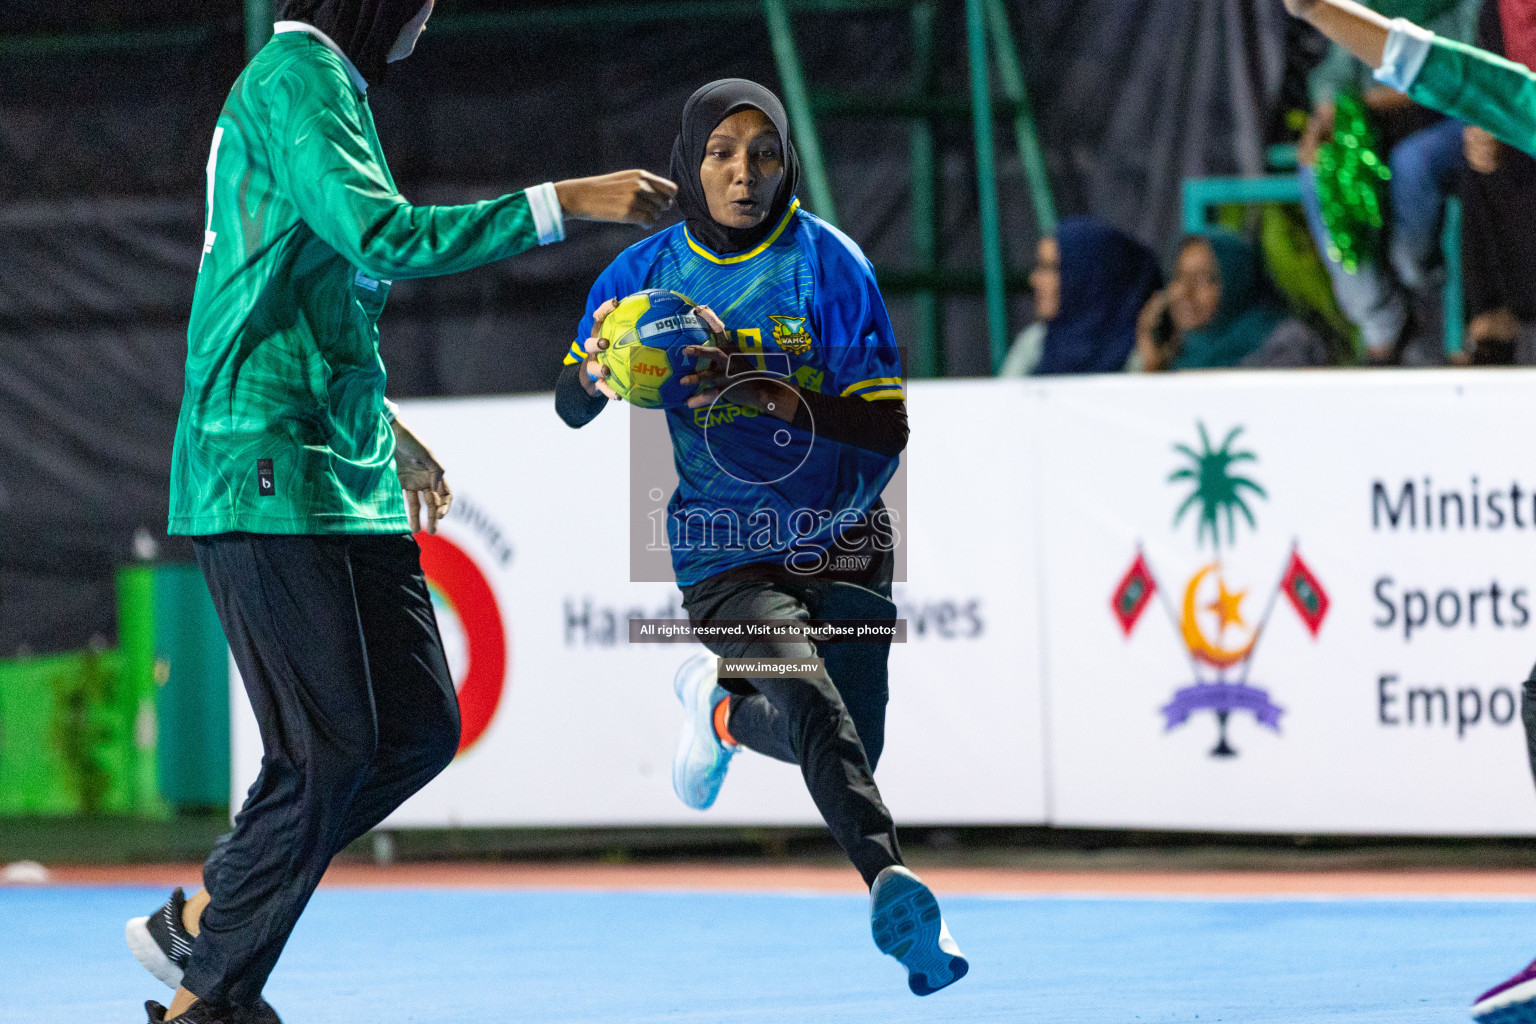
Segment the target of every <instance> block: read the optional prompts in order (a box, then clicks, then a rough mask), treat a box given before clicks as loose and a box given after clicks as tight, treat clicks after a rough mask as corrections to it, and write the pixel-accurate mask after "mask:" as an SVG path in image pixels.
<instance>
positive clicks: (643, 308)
mask: <svg viewBox="0 0 1536 1024" xmlns="http://www.w3.org/2000/svg"><path fill="white" fill-rule="evenodd" d="M598 336H599V337H600V338H602V339H603V340H605V341H607V342H608V347H607V348H605V349H603V350H602V351H600V352H599V353H598V354H597V361H598V362H599V363H601V364H602V365H603V366H606V367H607V368H608V386H609V387H611V388H613V391H614V394H616V395H618V396H619V397H620V398H622V399H624V400H625V401H626V402H629V403H630V404H631V405H636V406H639V407H640V408H642V409H673V408H677V407H679V406H683V405H686V404H687V403H688V399H689V398H691V397H692V396H693V393H694V392H695V391H696V390H697V387H696V386H695V385H692V384H689V385H686V386H685V385H683V384H679V383H678V381H679V380H680V379H681V378H682V377H683V376H685V375H686V374H687V373H688V372H689V371H690V370H691V369H692V368H693V366H694V364H695V363H696V362H697V360H695V359H693V358H692V357H690V356H685V355H684V354H683V349H685V348H687V347H688V346H689V345H707V344H709V342H710V335H709V328H708V327H706V326H705V325H704V322H703V321H702V320H700V319H699V318H698V316H697V315H696V314H695V313H694V312H693V303H692V302H689V301H688V300H687V299H686V298H684V297H683V296H681V295H679V294H677V293H676V292H669V291H666V290H665V289H661V288H653V289H650V290H648V291H643V292H636V293H635V294H634V295H631V296H629V297H628V298H626V299H624V300H622V301H621V302H620V303H619V304H618V306H617V307H616V308H615V309H614V311H613V312H612V313H609V314H608V315H607V316H606V317H604V318H603V326H602V330H600V331H599V332H598Z"/></svg>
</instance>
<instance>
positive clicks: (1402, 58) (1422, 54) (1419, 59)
mask: <svg viewBox="0 0 1536 1024" xmlns="http://www.w3.org/2000/svg"><path fill="white" fill-rule="evenodd" d="M1434 41H1435V34H1434V33H1433V32H1431V31H1430V30H1429V29H1427V28H1420V27H1419V26H1418V25H1415V24H1414V23H1413V22H1411V21H1408V20H1406V19H1404V18H1393V19H1392V31H1391V33H1390V34H1389V35H1388V36H1387V48H1386V49H1385V50H1383V51H1382V54H1381V67H1379V68H1377V69H1376V81H1378V82H1380V83H1381V84H1382V85H1385V86H1389V87H1391V88H1393V89H1396V90H1397V91H1398V92H1407V91H1408V89H1409V87H1410V86H1412V85H1413V80H1414V79H1415V78H1418V77H1419V72H1420V71H1421V70H1422V69H1423V67H1424V62H1425V61H1426V60H1428V59H1429V48H1430V46H1431V45H1432V44H1433V43H1434Z"/></svg>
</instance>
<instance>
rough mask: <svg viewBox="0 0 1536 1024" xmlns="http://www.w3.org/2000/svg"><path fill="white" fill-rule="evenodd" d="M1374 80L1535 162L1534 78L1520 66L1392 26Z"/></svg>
mask: <svg viewBox="0 0 1536 1024" xmlns="http://www.w3.org/2000/svg"><path fill="white" fill-rule="evenodd" d="M1376 78H1377V79H1378V80H1379V81H1382V82H1384V83H1386V84H1387V85H1390V86H1392V87H1393V88H1395V89H1399V90H1400V91H1402V92H1405V93H1407V94H1408V98H1409V99H1411V100H1413V101H1414V102H1415V103H1419V104H1422V105H1423V106H1426V107H1429V108H1430V109H1431V110H1438V111H1440V112H1441V113H1444V114H1448V115H1450V116H1451V117H1454V118H1457V119H1459V120H1462V121H1465V122H1467V123H1468V124H1475V125H1477V126H1478V127H1479V128H1482V129H1484V130H1486V131H1487V132H1489V133H1490V134H1492V135H1495V136H1497V137H1498V138H1499V139H1502V140H1503V141H1504V142H1507V143H1508V144H1509V145H1511V146H1514V147H1515V148H1516V149H1520V150H1524V151H1525V152H1526V153H1529V154H1531V155H1533V156H1536V74H1532V73H1531V71H1530V69H1528V68H1526V67H1525V66H1524V65H1522V64H1516V63H1515V62H1514V61H1511V60H1505V59H1504V58H1503V57H1499V56H1496V55H1494V54H1492V53H1489V52H1488V51H1487V50H1479V49H1478V48H1477V47H1475V46H1468V45H1466V44H1465V43H1458V42H1455V41H1453V40H1449V39H1444V38H1441V37H1440V36H1436V35H1433V34H1432V33H1430V32H1427V31H1425V30H1423V29H1421V28H1418V27H1417V26H1415V25H1411V24H1408V23H1407V22H1403V21H1394V22H1393V23H1392V34H1391V36H1390V37H1389V40H1388V43H1387V51H1386V54H1385V57H1384V59H1383V64H1382V67H1381V68H1380V69H1378V70H1377V72H1376Z"/></svg>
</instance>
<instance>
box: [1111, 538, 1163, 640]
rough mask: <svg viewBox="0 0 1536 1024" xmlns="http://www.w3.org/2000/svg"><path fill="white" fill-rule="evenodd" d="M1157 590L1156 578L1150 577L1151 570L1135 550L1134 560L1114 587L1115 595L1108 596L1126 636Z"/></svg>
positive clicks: (1129, 633)
mask: <svg viewBox="0 0 1536 1024" xmlns="http://www.w3.org/2000/svg"><path fill="white" fill-rule="evenodd" d="M1156 591H1157V580H1155V579H1153V578H1152V570H1151V569H1149V568H1147V560H1146V559H1145V558H1143V557H1142V555H1141V552H1139V551H1138V552H1136V561H1134V562H1132V563H1131V568H1130V570H1129V571H1128V572H1126V574H1125V578H1124V579H1122V580H1121V581H1120V585H1119V586H1118V587H1116V588H1115V596H1114V597H1112V598H1110V602H1109V604H1110V609H1111V610H1112V611H1114V613H1115V618H1116V619H1118V620H1119V621H1120V628H1121V629H1123V630H1124V631H1125V635H1126V636H1130V635H1131V630H1132V629H1134V628H1135V627H1136V620H1137V619H1139V618H1141V613H1142V612H1143V611H1145V610H1146V607H1147V602H1149V601H1151V600H1152V595H1153V593H1155V592H1156Z"/></svg>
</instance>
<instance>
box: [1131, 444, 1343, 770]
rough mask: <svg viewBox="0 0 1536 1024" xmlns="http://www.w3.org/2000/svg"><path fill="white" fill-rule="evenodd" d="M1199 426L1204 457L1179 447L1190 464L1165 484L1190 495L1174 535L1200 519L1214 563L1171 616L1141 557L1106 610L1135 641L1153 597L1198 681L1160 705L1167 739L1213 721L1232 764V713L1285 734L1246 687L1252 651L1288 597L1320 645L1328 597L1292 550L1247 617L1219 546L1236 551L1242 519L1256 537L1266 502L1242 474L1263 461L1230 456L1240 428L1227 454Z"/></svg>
mask: <svg viewBox="0 0 1536 1024" xmlns="http://www.w3.org/2000/svg"><path fill="white" fill-rule="evenodd" d="M1196 425H1197V427H1198V428H1199V431H1200V450H1199V451H1195V450H1194V449H1193V448H1191V447H1189V446H1188V445H1184V444H1176V445H1174V446H1173V450H1174V451H1175V452H1177V453H1178V454H1180V455H1182V456H1183V457H1184V459H1185V463H1184V465H1182V466H1180V467H1179V468H1178V469H1175V470H1174V471H1173V472H1172V473H1171V474H1170V475H1169V477H1168V483H1170V484H1174V485H1177V486H1180V487H1181V488H1183V487H1188V488H1191V490H1190V491H1189V493H1188V494H1187V496H1185V498H1184V500H1183V502H1182V503H1181V504H1180V505H1179V506H1178V509H1177V510H1176V511H1175V512H1174V515H1173V525H1174V526H1175V527H1178V526H1179V524H1180V523H1182V522H1183V521H1184V519H1185V518H1186V516H1188V515H1189V514H1190V513H1197V514H1196V515H1195V516H1194V520H1195V542H1196V544H1197V545H1198V546H1200V547H1204V546H1205V545H1206V544H1209V545H1210V547H1211V555H1210V559H1209V561H1207V562H1206V563H1205V564H1204V565H1202V566H1200V567H1199V568H1198V569H1196V570H1195V572H1194V575H1192V576H1191V577H1190V578H1189V582H1188V583H1186V584H1185V586H1184V592H1183V595H1182V599H1181V601H1180V602H1179V603H1178V606H1177V607H1175V605H1174V603H1173V602H1172V601H1170V600H1169V599H1168V597H1167V596H1165V595H1164V593H1163V590H1162V588H1161V587H1160V586H1159V584H1158V581H1157V576H1156V574H1155V573H1154V572H1153V570H1152V566H1151V564H1150V563H1149V562H1148V561H1147V557H1146V554H1145V552H1143V551H1141V550H1138V551H1137V553H1136V559H1135V561H1134V562H1132V563H1131V567H1130V569H1129V570H1128V571H1127V572H1126V574H1125V576H1124V578H1122V579H1121V581H1120V585H1119V586H1118V587H1116V588H1115V592H1114V596H1113V597H1112V598H1111V600H1110V608H1111V610H1112V611H1113V612H1114V615H1115V619H1116V620H1117V621H1118V622H1119V623H1120V628H1121V629H1122V630H1123V631H1124V633H1125V635H1126V637H1127V638H1129V637H1130V635H1131V632H1132V631H1133V630H1134V629H1135V628H1136V623H1137V622H1138V620H1140V618H1141V614H1142V612H1144V611H1145V610H1146V609H1147V606H1148V605H1149V604H1151V602H1152V599H1153V598H1154V597H1158V598H1159V603H1160V604H1161V605H1162V607H1163V609H1164V610H1165V611H1166V612H1167V614H1168V618H1169V621H1170V623H1171V624H1172V626H1173V630H1174V633H1175V634H1176V635H1177V636H1178V637H1179V639H1180V641H1181V642H1182V643H1183V644H1184V647H1185V649H1186V651H1187V652H1188V654H1189V667H1190V673H1191V675H1192V676H1193V679H1192V680H1191V681H1190V683H1189V684H1188V685H1186V686H1183V687H1181V688H1180V689H1179V690H1178V691H1177V692H1175V693H1174V695H1173V699H1172V700H1171V701H1169V702H1168V703H1167V704H1165V705H1164V706H1163V708H1162V713H1163V719H1164V731H1170V730H1172V729H1175V728H1177V727H1178V726H1181V725H1183V724H1184V723H1185V722H1187V721H1189V718H1190V716H1191V715H1193V714H1195V713H1196V712H1199V711H1210V712H1213V713H1214V714H1215V716H1216V728H1217V740H1216V746H1215V747H1214V748H1213V749H1212V750H1211V756H1212V757H1232V756H1234V755H1235V754H1236V753H1237V751H1236V750H1234V749H1233V748H1232V746H1231V744H1229V743H1228V742H1227V720H1228V718H1229V717H1230V716H1231V715H1232V713H1233V712H1238V711H1246V712H1248V713H1250V714H1252V715H1253V717H1254V719H1255V721H1257V722H1258V724H1260V725H1262V726H1264V727H1266V728H1268V729H1271V730H1273V731H1274V732H1276V733H1278V732H1279V731H1280V716H1281V715H1282V714H1284V709H1283V708H1281V707H1280V706H1279V705H1277V704H1276V703H1275V702H1274V701H1273V700H1271V699H1270V696H1269V692H1268V691H1267V690H1266V689H1264V688H1263V687H1262V686H1259V685H1257V684H1256V683H1255V682H1253V681H1252V680H1251V679H1250V678H1249V669H1250V667H1251V666H1252V664H1253V656H1254V651H1255V650H1256V649H1257V648H1258V645H1259V640H1260V638H1261V637H1262V636H1263V635H1264V629H1265V627H1266V626H1267V625H1268V624H1269V619H1270V615H1271V613H1272V612H1273V611H1274V609H1275V604H1276V599H1277V598H1278V597H1279V596H1280V595H1282V594H1283V595H1285V598H1286V600H1287V601H1288V602H1289V603H1290V605H1291V607H1292V608H1294V609H1295V610H1296V613H1297V615H1299V616H1300V617H1301V621H1302V623H1303V624H1304V625H1305V626H1306V628H1307V630H1308V631H1309V632H1310V633H1311V634H1312V636H1313V638H1314V639H1315V638H1316V637H1317V633H1318V630H1319V629H1320V628H1322V625H1323V619H1324V618H1325V617H1326V616H1327V614H1328V595H1327V593H1326V592H1325V591H1324V590H1323V587H1322V584H1321V583H1319V582H1318V579H1317V577H1316V576H1315V575H1313V573H1312V570H1311V569H1309V568H1308V567H1307V565H1306V563H1305V562H1303V561H1302V560H1301V555H1300V553H1299V552H1298V550H1297V545H1296V544H1295V543H1293V544H1292V545H1291V550H1290V553H1289V556H1288V558H1287V560H1286V562H1285V564H1284V566H1283V568H1282V569H1281V571H1280V574H1279V582H1278V584H1277V585H1276V587H1275V590H1274V591H1273V592H1272V593H1270V594H1268V595H1266V598H1265V605H1264V610H1263V612H1262V614H1260V616H1259V618H1258V620H1257V621H1256V622H1250V621H1249V620H1248V619H1247V618H1246V613H1245V611H1244V607H1243V605H1244V602H1245V600H1247V599H1248V597H1249V594H1250V593H1251V591H1250V590H1249V589H1246V588H1243V587H1241V586H1240V585H1238V584H1236V583H1234V582H1233V581H1231V580H1230V579H1229V578H1228V576H1227V573H1226V567H1225V565H1224V563H1223V560H1222V551H1223V545H1225V547H1226V549H1227V550H1230V549H1232V547H1233V546H1234V545H1235V544H1236V541H1237V533H1238V530H1237V527H1238V520H1239V519H1241V520H1242V522H1244V523H1246V524H1247V525H1248V527H1249V529H1253V530H1256V529H1257V528H1258V524H1257V522H1256V521H1255V519H1254V515H1253V510H1252V509H1251V508H1250V507H1249V502H1250V501H1252V500H1255V499H1265V500H1267V499H1268V495H1267V494H1266V493H1265V491H1264V488H1263V487H1261V486H1260V485H1259V484H1258V483H1257V482H1256V481H1254V480H1253V479H1251V478H1250V477H1249V476H1247V475H1245V474H1246V473H1247V467H1246V466H1245V465H1244V463H1254V462H1257V461H1258V459H1257V456H1255V455H1254V454H1253V453H1252V452H1249V451H1241V450H1235V449H1234V448H1233V444H1234V443H1235V442H1236V441H1237V438H1238V435H1240V434H1241V433H1242V432H1243V428H1242V427H1240V426H1239V427H1233V428H1232V429H1231V430H1230V431H1228V433H1227V435H1226V438H1225V439H1224V440H1223V441H1222V442H1221V445H1220V446H1219V447H1216V448H1212V447H1211V440H1210V436H1209V434H1207V433H1206V429H1205V424H1204V423H1197V424H1196Z"/></svg>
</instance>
